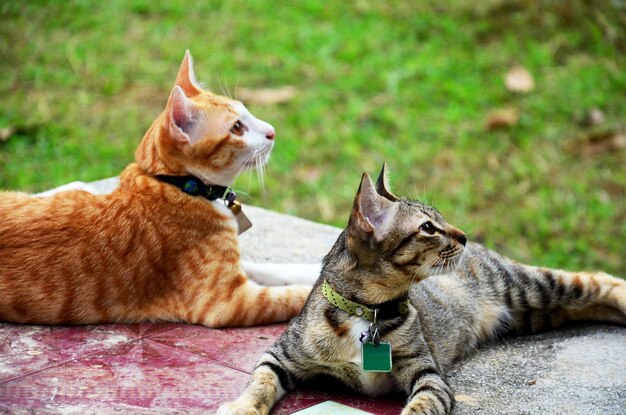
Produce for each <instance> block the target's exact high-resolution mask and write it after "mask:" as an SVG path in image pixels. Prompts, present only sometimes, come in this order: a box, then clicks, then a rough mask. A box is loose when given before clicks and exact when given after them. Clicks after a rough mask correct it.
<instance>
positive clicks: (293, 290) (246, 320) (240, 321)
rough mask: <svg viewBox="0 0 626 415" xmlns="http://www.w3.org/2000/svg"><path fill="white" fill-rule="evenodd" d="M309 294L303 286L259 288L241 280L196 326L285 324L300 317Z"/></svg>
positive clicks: (308, 288)
mask: <svg viewBox="0 0 626 415" xmlns="http://www.w3.org/2000/svg"><path fill="white" fill-rule="evenodd" d="M243 278H245V277H243ZM310 292H311V287H310V286H306V285H290V286H285V287H263V286H260V285H258V284H256V283H255V282H253V281H250V280H248V279H247V278H245V282H243V284H242V285H240V286H239V287H237V288H236V289H234V290H233V291H231V292H230V293H225V295H224V296H223V297H222V298H220V299H219V300H217V301H216V303H214V304H212V307H211V308H210V309H209V310H208V312H207V313H205V314H204V315H201V316H200V317H199V319H198V320H199V321H197V322H196V323H198V324H203V325H205V326H209V327H238V326H254V325H261V324H269V323H277V322H281V321H288V320H290V319H291V318H293V317H295V316H297V315H298V314H300V311H302V308H303V307H304V303H305V302H306V299H307V298H308V296H309V293H310Z"/></svg>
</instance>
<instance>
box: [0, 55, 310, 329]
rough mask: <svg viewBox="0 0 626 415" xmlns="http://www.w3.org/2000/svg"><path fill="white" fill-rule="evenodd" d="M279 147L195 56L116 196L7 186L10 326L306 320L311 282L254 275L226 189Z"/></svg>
mask: <svg viewBox="0 0 626 415" xmlns="http://www.w3.org/2000/svg"><path fill="white" fill-rule="evenodd" d="M273 144H274V128H273V127H272V126H271V125H270V124H268V123H266V122H263V121H261V120H259V119H257V118H255V117H254V116H253V115H252V114H250V112H248V110H247V109H246V108H245V107H244V106H243V104H242V103H240V102H238V101H234V100H231V99H229V98H226V97H223V96H219V95H214V94H212V93H210V92H206V91H203V90H202V89H201V87H200V86H199V85H198V83H197V82H196V80H195V77H194V73H193V65H192V61H191V56H190V54H189V52H188V51H187V52H186V54H185V57H184V59H183V62H182V65H181V67H180V70H179V72H178V75H177V78H176V84H175V86H174V88H173V89H172V91H171V94H170V96H169V99H168V102H167V106H166V108H165V111H164V112H163V113H161V114H160V115H159V116H158V117H157V118H156V120H155V121H154V123H153V124H152V126H151V127H150V128H149V130H148V131H147V133H146V134H145V136H144V137H143V140H142V141H141V144H140V145H139V147H138V149H137V151H136V153H135V161H136V162H135V163H132V164H130V165H129V166H128V167H127V168H126V169H125V170H124V171H123V172H122V174H121V178H120V185H119V187H118V188H117V189H116V190H115V191H113V193H111V194H109V195H94V194H91V193H89V192H87V191H84V190H69V191H63V190H67V188H61V189H59V190H60V191H59V190H56V191H55V192H53V193H54V194H52V195H44V196H45V197H42V196H41V195H40V196H32V195H28V194H25V193H19V192H1V193H0V321H8V322H17V323H38V324H87V323H108V322H140V321H157V320H165V321H179V322H188V323H198V324H204V325H207V326H210V327H222V326H245V325H253V324H263V323H270V322H276V321H284V320H287V319H289V318H291V317H293V316H295V315H297V314H298V313H299V312H300V310H301V309H302V306H303V304H304V302H305V300H306V297H307V296H308V294H309V292H310V289H311V288H310V285H309V286H307V285H291V286H287V287H282V286H281V287H264V286H260V285H258V284H257V283H255V282H254V281H252V280H250V279H248V278H247V276H246V273H245V272H244V270H243V269H242V265H241V263H240V253H239V247H238V240H237V231H238V223H237V221H236V216H235V213H236V212H237V210H236V209H235V208H236V207H237V205H236V204H235V202H236V201H233V200H232V198H233V196H234V194H233V193H230V192H229V191H228V190H227V188H226V186H229V185H231V184H232V183H233V181H234V179H235V178H236V176H237V175H238V174H239V173H240V172H241V171H242V170H245V169H249V168H252V167H255V166H261V165H263V164H264V163H265V162H266V161H267V159H268V157H269V154H270V151H271V150H272V147H273ZM70 187H72V186H70ZM79 187H80V186H79ZM226 195H227V196H226ZM220 197H227V199H228V202H227V203H228V204H229V205H231V207H233V209H229V208H227V207H226V206H225V201H224V200H220ZM266 268H267V267H265V268H264V272H265V273H266V274H267V273H268V272H267V269H266ZM315 277H317V275H316V276H315ZM313 281H314V280H313ZM313 281H311V282H310V284H312V282H313ZM281 282H285V280H281ZM287 282H289V281H287Z"/></svg>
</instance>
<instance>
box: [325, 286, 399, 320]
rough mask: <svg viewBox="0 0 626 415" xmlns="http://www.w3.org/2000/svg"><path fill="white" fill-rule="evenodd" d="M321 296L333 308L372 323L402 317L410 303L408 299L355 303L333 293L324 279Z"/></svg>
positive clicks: (335, 292)
mask: <svg viewBox="0 0 626 415" xmlns="http://www.w3.org/2000/svg"><path fill="white" fill-rule="evenodd" d="M322 294H324V297H326V299H327V300H328V302H329V303H331V304H332V305H334V306H335V307H337V308H339V309H341V310H343V311H345V312H346V313H349V314H352V315H353V316H357V317H363V318H364V319H366V320H369V321H371V322H373V323H375V322H377V321H380V320H392V319H395V318H397V317H401V316H404V315H406V314H407V313H408V312H409V304H410V302H409V299H408V297H407V298H404V299H395V300H390V301H386V302H384V303H378V304H362V303H357V302H356V301H352V300H350V299H348V298H346V297H344V296H342V295H341V294H339V293H338V292H337V291H335V290H334V289H333V288H332V287H331V286H330V284H329V283H328V282H327V281H326V279H324V283H323V284H322Z"/></svg>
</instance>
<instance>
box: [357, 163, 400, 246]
mask: <svg viewBox="0 0 626 415" xmlns="http://www.w3.org/2000/svg"><path fill="white" fill-rule="evenodd" d="M393 206H394V204H393V203H392V202H391V201H389V200H387V199H386V198H384V197H382V196H380V195H379V194H378V192H377V191H376V189H375V187H374V184H373V183H372V180H371V179H370V177H369V176H368V175H367V173H365V174H363V177H362V178H361V185H360V186H359V190H358V191H357V194H356V197H355V198H354V204H353V206H352V213H351V214H350V223H349V225H348V226H349V228H350V230H351V233H352V234H353V235H356V236H358V237H359V238H361V239H363V240H365V241H370V240H372V238H374V240H375V241H378V242H379V241H381V240H382V239H384V237H385V236H386V233H387V230H388V228H389V219H390V216H391V213H392V209H393Z"/></svg>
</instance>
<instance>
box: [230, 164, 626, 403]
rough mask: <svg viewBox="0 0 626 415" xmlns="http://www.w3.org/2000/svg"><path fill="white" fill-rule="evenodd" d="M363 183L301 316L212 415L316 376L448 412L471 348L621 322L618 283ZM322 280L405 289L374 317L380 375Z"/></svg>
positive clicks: (345, 289) (365, 292) (343, 287)
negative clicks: (480, 234) (451, 376)
mask: <svg viewBox="0 0 626 415" xmlns="http://www.w3.org/2000/svg"><path fill="white" fill-rule="evenodd" d="M374 189H375V188H374V186H373V184H372V183H371V182H370V181H369V178H367V176H365V177H364V179H363V180H362V183H361V187H360V189H359V193H357V197H356V199H355V203H354V208H353V211H352V214H351V217H350V222H349V224H348V227H347V228H346V230H345V231H344V232H343V233H342V234H341V236H340V237H339V239H338V240H337V242H336V244H335V246H334V247H333V248H332V250H331V251H330V253H329V254H328V255H327V256H326V258H325V260H324V265H323V269H322V273H321V277H320V279H319V280H318V282H317V284H316V285H315V287H314V288H313V292H312V294H311V296H310V298H309V300H308V301H307V303H306V305H305V307H304V310H303V311H302V314H301V315H300V316H298V317H296V318H295V319H293V320H292V321H291V323H290V325H289V327H288V329H287V330H286V332H285V333H284V334H283V335H282V337H281V338H279V339H278V341H277V342H276V343H275V344H274V345H273V346H272V347H270V349H269V350H268V351H267V352H266V353H265V354H264V355H263V356H262V357H261V358H260V359H259V362H258V363H257V367H256V369H255V371H254V373H253V375H252V379H251V381H250V383H249V385H248V387H247V388H246V390H245V392H244V393H243V394H242V395H241V396H240V397H239V398H238V399H237V400H236V401H234V402H230V403H227V404H225V405H223V406H222V408H220V410H219V411H218V414H219V415H232V414H252V413H254V414H261V415H262V414H267V413H268V411H269V410H270V408H271V407H272V405H273V404H274V403H275V402H276V400H278V399H280V398H281V397H282V396H283V395H284V394H285V393H287V392H289V391H292V390H294V389H295V388H296V387H297V385H298V384H299V383H300V382H301V381H303V380H305V379H308V378H311V377H314V376H319V375H326V376H331V377H334V378H337V379H339V380H340V381H342V382H343V383H345V384H346V385H347V386H349V387H351V388H353V389H354V390H356V391H359V392H362V393H364V394H367V395H370V396H377V395H380V394H383V393H386V392H389V391H391V390H399V391H401V392H403V393H405V394H406V396H407V397H408V398H407V403H406V406H405V408H404V410H403V411H402V414H403V415H408V414H434V415H439V414H449V413H450V412H451V411H452V408H453V405H454V397H453V396H454V395H453V392H452V390H451V388H450V386H449V385H448V383H447V382H446V372H447V371H448V370H449V369H450V367H451V365H452V364H454V363H455V362H456V361H458V360H459V359H461V358H463V357H464V356H466V355H467V354H468V353H471V352H473V351H474V350H475V349H476V348H477V347H478V346H479V345H481V344H484V343H485V342H488V341H490V340H491V339H493V338H495V337H500V336H502V335H505V334H526V333H536V332H539V331H542V330H547V329H553V328H557V327H559V326H560V325H562V324H563V323H565V322H567V321H575V320H595V321H607V322H613V323H617V324H621V325H626V281H623V280H620V279H617V278H614V277H611V276H609V275H607V274H603V273H586V272H578V273H570V272H566V271H560V270H551V269H544V268H536V267H532V266H527V265H521V264H518V263H515V262H513V261H511V260H509V259H507V258H504V257H502V256H500V255H498V254H496V253H495V252H493V251H490V250H488V249H487V248H485V247H483V246H481V245H478V244H475V243H467V244H466V243H465V242H466V241H465V237H464V235H463V233H462V232H461V231H459V230H458V229H456V228H454V227H452V226H450V225H449V224H447V223H446V222H445V220H444V219H443V217H441V215H440V214H439V213H438V212H437V211H436V210H434V209H433V208H431V207H429V206H426V205H423V204H420V203H417V202H413V201H410V200H405V199H399V198H397V197H395V196H393V195H392V194H391V193H389V191H388V190H387V188H386V184H385V179H384V169H383V172H382V173H381V177H380V178H379V180H378V183H377V185H376V190H374ZM427 222H430V224H429V225H426V226H425V224H426V223H427ZM464 245H465V246H464ZM426 277H429V278H426ZM323 279H326V280H327V281H328V282H329V283H330V284H331V286H333V288H334V289H335V290H336V291H338V292H339V293H340V294H342V295H343V296H346V297H348V298H350V299H352V300H354V301H357V302H360V303H365V304H377V303H381V302H384V301H388V300H391V299H397V298H402V297H403V296H406V295H407V294H408V295H409V298H410V300H411V304H412V306H411V307H410V310H409V314H408V315H407V316H406V317H404V316H401V317H396V318H393V319H389V320H384V321H382V326H381V332H382V339H381V340H382V341H388V342H390V343H391V345H392V347H393V369H392V371H391V372H390V373H372V372H364V371H362V370H361V368H360V363H361V361H360V343H359V340H358V339H359V333H360V332H361V331H364V330H366V329H367V327H368V325H369V322H368V321H366V320H364V319H362V318H359V317H356V316H352V315H349V314H348V313H346V312H344V311H341V310H340V309H338V308H336V307H334V306H332V305H331V304H330V303H329V302H328V301H327V300H326V299H325V298H324V297H323V294H322V290H321V281H323ZM417 282H419V283H418V284H414V283H417Z"/></svg>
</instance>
